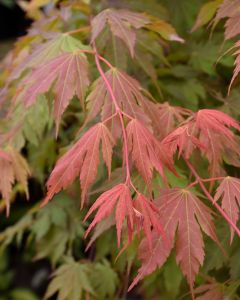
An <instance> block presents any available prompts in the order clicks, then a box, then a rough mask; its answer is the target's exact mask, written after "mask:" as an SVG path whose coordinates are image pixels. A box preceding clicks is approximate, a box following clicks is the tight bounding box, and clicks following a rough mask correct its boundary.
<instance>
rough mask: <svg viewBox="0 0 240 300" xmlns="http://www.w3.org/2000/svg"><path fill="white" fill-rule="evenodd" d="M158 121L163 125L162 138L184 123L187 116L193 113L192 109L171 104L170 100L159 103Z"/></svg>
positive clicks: (160, 125)
mask: <svg viewBox="0 0 240 300" xmlns="http://www.w3.org/2000/svg"><path fill="white" fill-rule="evenodd" d="M157 114H158V123H159V127H161V137H160V138H161V139H162V138H164V137H165V136H167V135H168V134H169V133H170V132H172V131H173V129H175V128H176V125H178V124H179V123H182V122H183V121H184V120H185V118H186V117H188V116H189V115H191V111H190V110H188V109H185V108H182V107H178V106H171V105H169V103H168V102H164V103H162V104H159V105H158V111H157Z"/></svg>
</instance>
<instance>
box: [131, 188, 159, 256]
mask: <svg viewBox="0 0 240 300" xmlns="http://www.w3.org/2000/svg"><path fill="white" fill-rule="evenodd" d="M133 206H134V208H135V209H136V210H137V212H138V213H139V214H137V215H136V216H135V222H136V226H137V229H138V230H139V229H141V228H143V231H144V234H145V236H146V238H147V241H148V245H149V250H150V251H151V250H152V236H151V232H152V229H154V230H155V231H156V232H157V233H159V234H162V235H164V232H163V228H162V225H161V223H160V221H159V211H158V208H157V207H156V206H155V204H154V203H153V201H150V200H149V199H147V198H146V197H145V196H144V195H143V194H139V195H138V196H137V198H136V199H135V200H134V201H133Z"/></svg>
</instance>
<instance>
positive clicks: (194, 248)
mask: <svg viewBox="0 0 240 300" xmlns="http://www.w3.org/2000/svg"><path fill="white" fill-rule="evenodd" d="M157 203H158V208H159V213H160V217H161V218H160V220H161V222H162V224H163V230H164V232H166V238H167V241H164V240H163V238H162V236H159V235H158V234H157V233H156V231H155V232H154V231H153V234H152V237H153V250H152V251H150V252H149V250H148V248H147V241H146V239H144V240H143V241H142V243H141V245H140V248H139V258H140V260H141V262H142V266H141V268H140V269H139V271H138V275H137V277H136V278H135V280H134V281H133V283H132V284H131V286H130V289H131V288H132V287H133V286H134V285H135V284H136V283H137V282H138V281H139V280H141V279H142V278H143V277H144V276H146V275H148V274H150V273H152V272H153V271H154V270H155V269H156V268H157V267H161V266H162V265H163V264H164V263H165V261H166V259H167V257H168V256H169V254H170V251H171V249H172V248H173V245H174V237H175V233H176V260H177V263H178V264H179V266H180V268H181V270H182V272H183V274H184V275H185V276H186V278H187V281H188V283H189V285H190V287H191V289H192V288H193V285H194V282H195V276H196V274H197V273H198V271H199V268H200V266H201V265H202V264H203V260H204V244H203V238H202V234H201V230H200V228H201V229H202V230H203V231H204V232H205V233H206V234H207V235H208V236H209V237H211V238H212V239H213V240H214V241H215V242H217V243H219V242H218V238H217V236H216V233H215V227H214V223H213V219H212V214H211V210H210V209H209V208H208V207H207V206H205V205H204V204H203V203H202V202H201V201H200V200H199V199H198V198H197V197H196V196H195V195H194V194H193V193H192V192H191V191H189V190H186V189H180V188H174V189H169V190H164V191H162V193H161V196H160V198H159V200H158V202H157Z"/></svg>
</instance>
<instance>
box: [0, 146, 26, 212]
mask: <svg viewBox="0 0 240 300" xmlns="http://www.w3.org/2000/svg"><path fill="white" fill-rule="evenodd" d="M29 175H30V170H29V167H28V164H27V162H26V161H25V159H24V158H23V157H22V156H21V155H20V154H19V153H18V152H17V151H16V150H15V149H14V148H12V147H8V148H7V149H6V151H3V150H0V192H1V194H2V197H3V199H4V200H5V201H6V211H7V215H9V212H10V199H11V193H12V187H13V184H14V182H15V181H17V182H19V183H21V184H22V186H23V188H24V190H25V193H26V196H27V198H28V186H27V178H28V177H29Z"/></svg>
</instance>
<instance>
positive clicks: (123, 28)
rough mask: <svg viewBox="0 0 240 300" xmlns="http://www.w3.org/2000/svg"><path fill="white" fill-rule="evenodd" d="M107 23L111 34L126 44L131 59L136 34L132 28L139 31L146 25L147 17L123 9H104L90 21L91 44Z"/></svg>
mask: <svg viewBox="0 0 240 300" xmlns="http://www.w3.org/2000/svg"><path fill="white" fill-rule="evenodd" d="M107 23H108V25H109V26H110V29H111V32H112V34H113V35H115V36H117V37H118V38H120V39H121V40H122V41H123V42H124V43H125V44H126V46H127V47H128V49H129V51H130V53H131V56H132V57H133V56H134V46H135V41H136V34H135V32H134V30H133V29H132V28H135V29H139V28H141V27H143V26H144V25H146V24H148V23H149V19H148V18H147V16H145V15H144V14H141V13H135V12H131V11H128V10H124V9H118V10H116V9H109V8H108V9H105V10H104V11H102V12H101V13H99V14H98V15H97V16H96V17H94V18H93V20H92V42H93V41H94V40H95V39H96V38H97V37H98V36H99V34H100V33H101V32H102V31H103V29H104V27H105V26H106V24H107ZM131 27H132V28H131Z"/></svg>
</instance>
